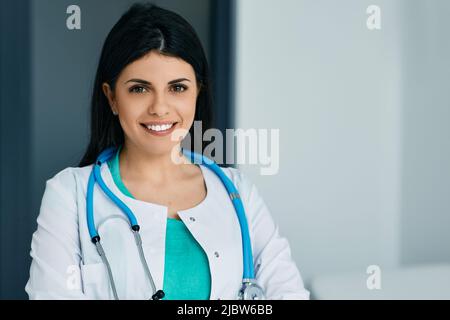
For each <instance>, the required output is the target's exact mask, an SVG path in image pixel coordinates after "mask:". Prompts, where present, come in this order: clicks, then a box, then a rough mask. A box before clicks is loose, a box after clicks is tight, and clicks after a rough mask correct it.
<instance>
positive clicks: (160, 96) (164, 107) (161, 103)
mask: <svg viewBox="0 0 450 320" xmlns="http://www.w3.org/2000/svg"><path fill="white" fill-rule="evenodd" d="M154 92H155V94H154V97H155V98H154V99H153V101H152V102H151V103H150V105H149V107H148V113H149V114H150V115H152V116H153V115H156V116H158V117H163V116H165V115H167V114H168V113H169V110H170V107H169V105H168V103H167V101H166V99H165V96H164V92H156V91H154Z"/></svg>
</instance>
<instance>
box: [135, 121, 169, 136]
mask: <svg viewBox="0 0 450 320" xmlns="http://www.w3.org/2000/svg"><path fill="white" fill-rule="evenodd" d="M176 124H177V122H171V123H161V124H150V123H141V127H143V128H144V129H145V131H146V132H148V133H150V134H153V135H156V136H165V135H168V134H170V133H171V132H172V131H173V130H174V128H175V127H176Z"/></svg>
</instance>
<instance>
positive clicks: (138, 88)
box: [129, 86, 147, 93]
mask: <svg viewBox="0 0 450 320" xmlns="http://www.w3.org/2000/svg"><path fill="white" fill-rule="evenodd" d="M144 90H147V88H145V87H142V86H134V87H132V88H130V90H129V91H130V92H131V93H144V92H145V91H144Z"/></svg>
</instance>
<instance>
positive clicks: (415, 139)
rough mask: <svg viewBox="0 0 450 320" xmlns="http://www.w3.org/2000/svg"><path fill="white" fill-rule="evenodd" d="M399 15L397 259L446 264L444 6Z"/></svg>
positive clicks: (448, 142) (413, 7) (449, 204)
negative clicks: (400, 166) (399, 204)
mask: <svg viewBox="0 0 450 320" xmlns="http://www.w3.org/2000/svg"><path fill="white" fill-rule="evenodd" d="M404 14H405V20H404V22H403V25H404V37H402V48H403V51H404V53H403V57H404V59H403V60H402V69H403V82H402V83H403V85H402V97H403V117H402V119H403V123H402V126H403V143H402V155H403V161H402V164H403V171H402V211H401V221H402V229H401V261H402V262H403V263H405V264H412V263H429V262H450V246H449V244H450V196H449V192H450V166H449V164H450V139H449V137H450V122H449V121H450V38H449V27H448V17H449V15H450V2H449V1H446V0H433V1H420V0H413V1H407V3H405V6H404Z"/></svg>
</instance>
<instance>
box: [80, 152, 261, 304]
mask: <svg viewBox="0 0 450 320" xmlns="http://www.w3.org/2000/svg"><path fill="white" fill-rule="evenodd" d="M117 151H118V149H117V148H115V147H112V148H108V149H106V150H104V151H103V152H102V153H101V154H100V155H99V156H98V158H97V160H96V162H95V164H94V166H93V168H92V172H91V175H90V176H89V182H88V186H87V195H86V208H87V211H86V216H87V224H88V229H89V234H90V236H91V240H92V242H93V243H94V244H95V246H96V248H97V252H98V254H99V255H100V257H101V259H102V261H103V263H104V264H105V265H106V268H107V271H108V277H109V282H110V285H111V288H112V291H113V294H114V298H115V299H116V300H118V295H117V290H116V286H115V283H114V279H113V276H112V272H111V267H110V264H109V262H108V259H107V257H106V254H105V251H104V250H103V247H102V245H101V241H100V236H99V234H98V232H97V229H96V227H95V222H94V185H95V183H96V182H97V183H98V184H99V186H100V188H101V189H102V190H103V192H104V193H105V194H106V195H107V196H108V197H109V198H110V199H111V200H112V201H113V202H114V203H115V204H116V205H117V206H118V207H119V208H120V209H121V210H122V211H123V213H124V214H125V215H126V216H127V218H128V221H129V223H130V227H131V230H132V232H133V235H134V239H135V242H136V246H137V248H138V252H139V256H140V259H141V263H142V265H143V266H144V270H145V273H146V275H147V277H148V279H149V281H150V284H151V287H152V296H151V299H152V300H160V299H162V298H164V295H165V294H164V291H162V290H156V286H155V283H154V281H153V277H152V275H151V273H150V269H149V267H148V264H147V261H146V259H145V255H144V251H143V249H142V240H141V236H140V234H139V229H140V227H139V224H138V222H137V220H136V217H135V216H134V214H133V212H132V211H131V210H130V208H128V206H127V205H126V204H125V203H124V202H123V201H122V200H120V199H119V198H118V197H117V196H116V195H114V193H113V192H112V191H111V190H110V189H109V188H108V187H107V186H106V184H105V182H104V181H103V178H102V176H101V171H100V169H101V166H102V164H104V163H105V162H107V161H108V160H109V159H110V158H111V157H113V156H114V155H115V154H116V152H117ZM183 154H184V155H185V156H186V157H187V158H188V159H190V161H191V162H194V163H198V164H204V165H205V166H206V167H207V168H209V169H210V170H212V171H213V172H214V173H215V174H216V175H217V176H218V177H219V178H220V180H221V181H222V183H223V185H224V186H225V188H226V190H227V192H228V194H229V196H230V198H231V201H232V203H233V206H234V209H235V211H236V214H237V217H238V220H239V225H240V228H241V235H242V249H243V260H244V261H243V264H244V274H243V279H242V287H241V289H240V290H239V293H238V299H240V300H263V299H265V294H264V290H263V289H262V288H261V287H260V286H259V285H258V284H257V283H256V280H255V274H254V273H255V272H254V266H253V255H252V247H251V242H250V234H249V231H248V224H247V219H246V215H245V211H244V206H243V204H242V201H241V198H240V196H239V192H238V190H237V189H236V187H235V186H234V184H233V182H232V181H231V180H230V179H229V178H228V177H227V176H226V175H225V173H224V172H223V171H222V169H221V168H220V167H219V166H218V165H217V164H216V163H215V162H214V161H212V160H211V159H209V158H207V157H205V156H203V155H200V154H197V153H195V152H191V151H188V150H185V149H183Z"/></svg>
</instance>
